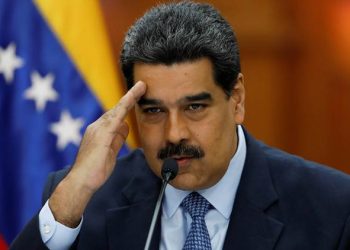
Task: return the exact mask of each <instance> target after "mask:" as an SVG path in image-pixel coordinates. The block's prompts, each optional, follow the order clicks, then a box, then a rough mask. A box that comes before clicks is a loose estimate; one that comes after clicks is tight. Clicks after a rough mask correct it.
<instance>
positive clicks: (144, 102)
mask: <svg viewBox="0 0 350 250" xmlns="http://www.w3.org/2000/svg"><path fill="white" fill-rule="evenodd" d="M137 104H138V105H140V106H144V105H160V104H162V101H161V100H158V99H152V98H146V97H141V99H140V100H139V101H138V102H137Z"/></svg>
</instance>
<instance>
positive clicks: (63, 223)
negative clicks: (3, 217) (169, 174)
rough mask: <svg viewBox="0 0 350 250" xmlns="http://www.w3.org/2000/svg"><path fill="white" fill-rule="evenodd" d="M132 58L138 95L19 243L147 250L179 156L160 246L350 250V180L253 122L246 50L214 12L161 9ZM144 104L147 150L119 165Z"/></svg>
mask: <svg viewBox="0 0 350 250" xmlns="http://www.w3.org/2000/svg"><path fill="white" fill-rule="evenodd" d="M121 64H122V69H123V73H124V76H125V78H126V82H127V85H128V88H129V91H128V93H127V94H126V95H125V96H124V97H123V98H122V99H121V100H120V102H119V103H118V104H117V105H116V106H115V107H114V108H113V109H112V110H110V111H108V112H107V113H105V114H104V115H103V116H102V117H101V118H99V119H98V120H97V121H95V122H94V123H93V124H91V125H90V126H89V127H88V129H87V130H86V133H85V135H84V138H83V140H82V143H81V146H80V149H79V153H78V155H77V157H76V161H75V163H74V165H73V167H72V168H71V170H70V171H69V172H67V171H63V172H62V171H61V172H58V173H55V174H53V175H51V176H50V178H49V180H48V184H47V186H46V189H45V193H44V196H43V200H44V203H45V205H44V207H43V208H42V210H41V211H40V213H39V214H38V215H37V216H35V217H34V218H33V220H32V221H31V222H30V223H29V224H28V225H27V226H26V228H25V229H24V230H23V232H22V233H21V234H20V235H19V236H18V237H17V239H16V240H15V241H14V243H13V245H12V247H11V249H46V246H47V247H49V248H50V249H69V248H72V249H143V247H144V245H145V241H146V237H147V233H148V229H149V226H150V222H151V217H152V213H153V210H154V206H155V202H156V199H157V196H158V192H159V188H160V184H161V179H160V176H161V174H160V171H161V165H162V163H163V161H164V159H165V158H168V157H171V158H174V159H176V161H177V163H178V165H179V173H178V175H177V177H176V178H175V179H174V180H172V181H171V182H170V184H171V185H170V186H168V187H167V189H166V191H165V199H164V201H163V205H162V212H161V217H160V218H159V219H158V224H157V227H156V231H155V234H154V237H153V240H152V243H151V248H152V249H159V248H160V249H245V250H246V249H254V250H256V249H266V250H267V249H318V250H319V249H350V226H349V223H350V222H349V215H350V199H349V197H350V178H349V176H347V175H345V174H343V173H340V172H338V171H336V170H332V169H330V168H327V167H324V166H320V165H318V164H316V163H312V162H308V161H305V160H303V159H301V158H299V157H296V156H292V155H289V154H287V153H284V152H282V151H279V150H276V149H273V148H270V147H268V146H266V145H264V144H262V143H260V142H258V141H256V140H255V139H254V138H252V137H251V136H250V135H249V134H248V133H247V131H245V130H244V129H243V128H242V126H241V124H242V123H243V120H244V113H245V112H244V100H245V90H244V85H243V75H242V74H241V69H240V60H239V50H238V45H237V41H236V37H235V35H234V33H233V31H232V29H231V27H230V26H229V24H228V23H227V22H226V21H225V20H224V19H223V18H222V17H221V16H220V14H219V13H218V12H217V11H216V10H215V9H214V8H212V7H211V6H209V5H205V4H197V3H192V2H180V3H172V4H167V5H160V6H158V7H155V8H153V9H151V10H150V11H149V12H147V13H146V14H145V15H144V16H143V17H142V18H141V19H139V20H138V21H137V22H136V23H135V25H134V26H132V27H131V28H130V30H129V32H128V34H127V35H126V38H125V42H124V45H123V49H122V52H121ZM134 106H135V113H136V118H137V125H138V129H139V133H140V138H141V145H142V149H143V150H135V151H134V152H133V153H131V154H130V155H129V156H127V157H125V158H122V159H118V160H117V162H116V159H115V158H116V155H117V153H118V151H119V149H120V147H121V145H122V143H123V142H124V141H125V138H126V137H127V135H128V125H127V124H126V123H125V122H124V118H125V116H126V115H127V113H128V112H129V111H130V110H131V109H132V108H133V107H134ZM188 197H191V198H188ZM191 202H192V203H191ZM199 202H203V203H201V209H202V210H206V211H205V213H203V215H202V217H201V218H200V219H198V218H197V217H199V216H197V217H196V216H195V215H193V213H192V210H191V209H192V208H191V207H194V206H195V205H194V204H195V203H196V204H197V203H199ZM203 207H205V209H204V208H203ZM198 235H199V236H198ZM197 236H198V237H199V238H200V240H198V242H194V238H195V237H197ZM203 242H204V243H203ZM200 244H202V245H200Z"/></svg>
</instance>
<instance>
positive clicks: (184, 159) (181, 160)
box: [171, 156, 194, 168]
mask: <svg viewBox="0 0 350 250" xmlns="http://www.w3.org/2000/svg"><path fill="white" fill-rule="evenodd" d="M171 158H173V159H175V160H176V162H177V164H178V165H179V167H180V168H184V167H186V166H188V165H189V163H190V162H191V160H192V159H194V157H193V156H172V157H171Z"/></svg>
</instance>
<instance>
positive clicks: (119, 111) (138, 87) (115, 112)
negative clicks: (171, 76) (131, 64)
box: [108, 81, 146, 122]
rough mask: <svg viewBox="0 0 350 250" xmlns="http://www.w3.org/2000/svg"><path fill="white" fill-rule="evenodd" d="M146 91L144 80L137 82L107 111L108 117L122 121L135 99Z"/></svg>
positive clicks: (135, 101) (133, 104)
mask: <svg viewBox="0 0 350 250" xmlns="http://www.w3.org/2000/svg"><path fill="white" fill-rule="evenodd" d="M145 92H146V84H145V83H144V82H141V81H139V82H137V83H136V84H135V85H134V86H133V87H132V88H131V89H130V90H129V91H128V92H127V93H126V94H125V95H124V96H123V97H122V98H121V99H120V101H119V102H118V104H117V105H116V106H114V108H113V109H111V110H110V111H108V112H109V117H110V118H112V119H114V120H116V121H119V122H121V121H123V120H124V119H125V117H126V116H127V114H128V112H129V111H130V110H131V109H132V108H133V107H134V106H135V104H136V103H137V101H138V100H139V99H140V98H141V96H143V95H144V94H145Z"/></svg>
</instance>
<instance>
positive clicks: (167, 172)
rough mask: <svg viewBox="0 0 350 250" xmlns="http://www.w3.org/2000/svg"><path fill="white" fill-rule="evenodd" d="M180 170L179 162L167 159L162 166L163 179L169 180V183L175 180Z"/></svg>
mask: <svg viewBox="0 0 350 250" xmlns="http://www.w3.org/2000/svg"><path fill="white" fill-rule="evenodd" d="M178 170H179V166H178V165H177V161H176V160H175V159H173V158H166V159H165V160H164V163H163V166H162V177H163V179H164V180H166V179H168V180H167V181H170V180H172V179H174V178H175V177H176V175H177V172H178Z"/></svg>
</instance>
